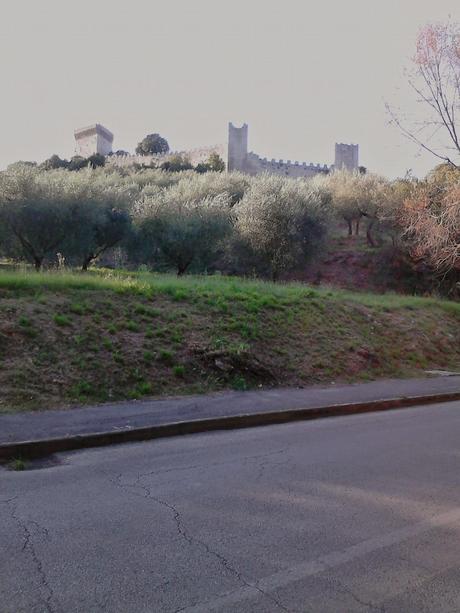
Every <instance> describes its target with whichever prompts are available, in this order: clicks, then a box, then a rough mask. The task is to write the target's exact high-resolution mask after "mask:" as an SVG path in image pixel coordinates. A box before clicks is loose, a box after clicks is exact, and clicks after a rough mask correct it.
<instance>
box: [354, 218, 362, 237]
mask: <svg viewBox="0 0 460 613" xmlns="http://www.w3.org/2000/svg"><path fill="white" fill-rule="evenodd" d="M360 223H361V219H360V218H359V217H358V219H357V220H356V227H355V236H359V224H360Z"/></svg>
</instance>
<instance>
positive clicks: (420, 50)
mask: <svg viewBox="0 0 460 613" xmlns="http://www.w3.org/2000/svg"><path fill="white" fill-rule="evenodd" d="M408 83H409V86H410V87H411V89H412V90H413V91H414V93H415V94H416V96H417V102H418V103H419V104H420V105H421V106H423V108H424V109H425V111H427V114H426V115H425V117H424V119H423V120H421V121H411V122H409V120H408V118H407V119H406V118H405V117H404V116H403V115H402V113H400V112H398V111H396V110H395V109H394V108H392V107H390V105H389V104H387V105H386V107H387V110H388V112H389V114H390V117H391V120H392V122H393V123H394V124H395V125H396V126H398V128H399V129H400V130H401V132H402V133H403V134H404V135H405V136H407V137H408V138H409V139H411V140H412V141H413V142H415V143H416V144H417V145H419V146H420V147H421V148H422V149H424V150H425V151H428V152H429V153H431V154H433V155H434V156H436V157H437V158H439V159H440V160H443V161H444V162H447V163H448V164H450V165H451V166H454V167H457V168H458V167H459V165H460V125H459V123H458V118H457V113H460V27H459V24H457V23H453V22H448V23H446V24H428V25H426V26H425V27H424V28H423V29H422V30H421V31H420V32H419V35H418V38H417V45H416V53H415V55H414V57H413V67H412V69H411V70H410V71H409V72H408Z"/></svg>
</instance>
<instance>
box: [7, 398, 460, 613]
mask: <svg viewBox="0 0 460 613" xmlns="http://www.w3.org/2000/svg"><path fill="white" fill-rule="evenodd" d="M60 460H61V463H60V464H58V465H55V466H48V467H46V468H41V469H40V470H32V471H25V472H22V473H17V472H7V471H1V472H0V551H1V556H0V611H1V613H20V612H27V613H44V612H46V613H58V612H63V613H73V612H77V611H78V612H84V613H92V612H97V611H107V612H110V613H111V612H114V613H115V612H116V613H118V612H120V613H131V612H133V613H143V612H148V613H156V612H163V611H165V612H166V611H168V612H169V611H170V612H178V611H186V612H188V613H190V612H192V611H193V612H197V613H198V612H199V613H205V612H210V611H220V612H227V613H230V612H240V611H242V612H246V611H251V612H257V613H270V612H272V611H273V612H278V611H299V612H307V611H308V612H309V611H313V612H316V611H318V612H320V613H326V612H329V611H333V612H340V613H343V612H347V611H359V612H361V611H363V612H368V611H384V612H386V613H390V612H398V613H399V612H404V613H410V612H412V611H414V612H417V613H421V612H425V611H434V612H444V611H451V612H454V611H455V612H458V611H460V403H459V402H454V403H449V404H444V405H432V406H429V407H420V408H414V409H404V410H401V411H391V412H389V413H377V414H366V415H356V416H350V417H341V418H335V419H326V420H318V421H315V422H302V423H296V424H289V425H282V426H269V427H265V428H254V429H249V430H240V431H234V432H219V433H209V434H201V435H194V436H188V437H182V438H173V439H167V440H160V441H151V442H146V443H139V444H133V445H124V446H120V447H113V448H103V449H97V450H90V451H84V452H78V453H73V454H67V455H65V456H62V457H61V458H60Z"/></svg>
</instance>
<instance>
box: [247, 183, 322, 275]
mask: <svg viewBox="0 0 460 613" xmlns="http://www.w3.org/2000/svg"><path fill="white" fill-rule="evenodd" d="M327 197H328V195H327V193H326V192H325V191H324V190H321V189H319V188H314V187H312V186H310V185H308V184H307V183H304V182H299V181H294V180H288V179H285V178H283V177H278V176H270V175H262V176H261V177H258V178H256V179H255V180H254V181H253V183H252V185H251V187H250V188H249V190H248V191H247V192H246V194H245V195H244V197H243V199H242V200H241V201H240V202H239V203H238V205H237V206H236V207H235V214H236V218H237V222H236V228H237V230H238V232H239V234H240V236H241V239H242V240H243V241H244V242H246V243H247V244H248V245H249V246H250V248H251V249H252V251H253V252H254V254H255V255H256V256H259V257H260V258H261V259H262V260H263V262H264V264H265V266H264V268H265V270H264V271H263V272H265V274H267V273H269V274H270V275H271V277H272V278H273V279H277V278H278V277H279V275H280V273H281V272H282V271H284V270H289V269H292V268H293V267H295V266H296V265H298V264H301V263H302V262H305V261H306V260H307V258H308V256H309V255H311V254H312V252H313V251H314V250H315V249H316V248H317V247H318V246H319V244H320V240H321V238H322V237H323V236H324V234H325V231H326V225H327V221H326V210H325V203H326V200H327Z"/></svg>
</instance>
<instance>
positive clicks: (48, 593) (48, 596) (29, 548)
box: [5, 499, 56, 613]
mask: <svg viewBox="0 0 460 613" xmlns="http://www.w3.org/2000/svg"><path fill="white" fill-rule="evenodd" d="M5 502H7V503H9V506H10V515H11V517H12V519H14V521H15V522H16V523H17V525H18V526H19V528H20V529H21V530H22V533H23V538H24V541H23V543H22V548H21V550H22V551H23V552H28V553H29V555H30V557H31V558H32V561H33V563H34V566H35V568H36V571H37V574H38V577H39V583H40V586H41V587H42V589H43V591H44V592H45V597H44V598H43V597H42V598H41V600H42V601H43V605H44V607H45V611H46V612H47V613H55V611H56V609H55V608H54V606H53V604H52V600H53V598H54V592H53V589H52V587H51V586H50V584H49V582H48V578H47V576H46V573H45V570H44V568H43V562H42V561H41V559H40V557H39V556H38V554H37V551H36V549H35V546H34V542H33V537H32V532H31V531H30V529H29V526H28V523H29V524H33V525H34V526H35V527H36V529H38V530H39V531H41V532H42V533H43V534H44V535H45V537H46V538H47V539H48V538H49V533H48V530H47V529H46V528H44V527H43V526H40V524H38V523H37V522H36V521H33V520H30V521H29V522H25V521H24V520H23V519H21V518H20V517H19V515H18V513H17V506H16V505H14V504H13V502H14V499H10V500H9V501H5Z"/></svg>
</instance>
